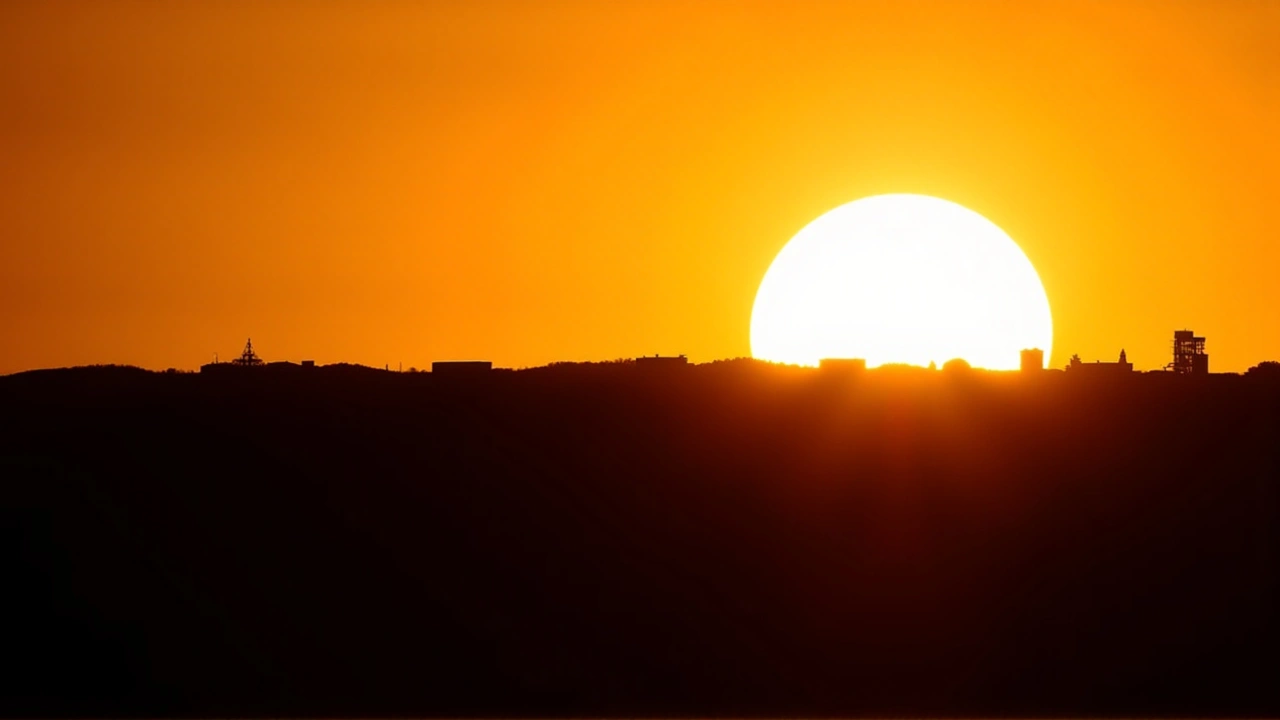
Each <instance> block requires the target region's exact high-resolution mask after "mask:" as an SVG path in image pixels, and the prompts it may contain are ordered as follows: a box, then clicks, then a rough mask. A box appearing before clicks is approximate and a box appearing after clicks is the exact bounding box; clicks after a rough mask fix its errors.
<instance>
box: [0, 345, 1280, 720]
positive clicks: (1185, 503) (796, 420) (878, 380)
mask: <svg viewBox="0 0 1280 720" xmlns="http://www.w3.org/2000/svg"><path fill="white" fill-rule="evenodd" d="M1087 380H1089V379H1087V378H1073V377H1070V376H1066V375H1063V374H1060V373H1055V374H1047V375H1045V376H1043V377H1039V378H1027V377H1019V376H1016V375H1006V376H997V375H985V374H974V373H965V372H954V373H953V372H947V373H928V374H925V373H906V372H897V373H890V372H879V371H876V372H871V373H868V374H866V375H865V376H863V377H860V378H856V379H852V380H847V379H839V378H831V377H827V376H824V375H822V374H820V373H818V372H816V371H798V370H794V369H792V370H788V369H778V368H769V367H762V366H759V365H757V364H754V363H751V362H728V363H719V364H713V365H704V366H697V367H689V368H685V369H683V371H680V372H673V373H657V374H655V373H649V372H645V371H643V370H641V369H640V368H637V367H635V366H628V365H604V366H578V367H568V368H556V367H551V368H544V369H539V370H532V371H522V372H516V373H498V372H495V373H493V374H492V375H491V376H489V377H487V378H485V379H482V380H476V381H470V380H467V379H465V378H463V379H454V380H446V379H445V378H443V377H432V376H431V375H429V374H412V375H411V374H403V375H401V374H396V373H385V372H381V371H371V370H361V369H355V368H332V367H330V368H319V369H314V370H310V371H305V370H292V371H289V370H285V369H273V368H265V369H261V370H256V371H255V370H248V371H245V372H240V373H235V372H233V373H220V374H219V375H218V376H214V377H211V376H208V375H204V376H201V375H166V374H152V373H144V372H142V371H137V370H130V369H121V368H98V369H80V370H67V371H47V372H38V373H26V374H22V375H17V376H9V377H4V378H0V423H3V425H2V427H0V429H2V432H0V478H2V480H0V492H2V495H0V533H2V535H0V539H2V541H3V542H2V544H0V562H2V567H3V572H4V578H3V582H2V583H0V588H2V590H0V596H2V597H3V600H0V603H2V606H0V611H3V616H2V617H3V620H2V622H3V627H4V631H3V634H2V635H0V647H3V658H4V659H3V664H4V666H3V667H2V668H0V711H2V712H3V713H4V714H8V715H50V714H55V715H56V714H63V715H104V714H107V715H130V716H137V715H168V716H172V715H191V714H200V715H242V714H255V715H300V714H310V715H323V716H330V717H338V716H351V715H365V716H367V715H387V714H398V715H425V714H430V715H480V716H495V715H499V716H500V715H596V716H598V715H616V714H622V715H631V716H634V715H669V714H678V715H683V716H697V715H788V716H797V715H810V716H812V715H856V714H875V715H898V714H914V715H921V714H924V715H932V714H945V715H969V716H974V715H986V716H992V715H1015V714H1016V715H1027V714H1036V715H1043V714H1075V715H1080V714H1089V715H1093V714H1106V715H1113V716H1114V715H1134V714H1140V715H1184V716H1185V715H1205V714H1212V715H1253V716H1258V715H1272V716H1274V715H1276V714H1277V713H1280V384H1277V383H1275V382H1273V381H1269V379H1268V378H1260V377H1234V376H1233V377H1210V378H1204V379H1199V380H1198V381H1197V380H1192V379H1188V378H1177V377H1153V376H1141V377H1133V378H1125V379H1124V380H1125V381H1124V382H1097V381H1087Z"/></svg>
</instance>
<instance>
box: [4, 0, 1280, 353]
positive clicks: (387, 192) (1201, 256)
mask: <svg viewBox="0 0 1280 720" xmlns="http://www.w3.org/2000/svg"><path fill="white" fill-rule="evenodd" d="M1277 77H1280V3H1275V2H1269V1H1267V0H1256V1H1247V0H1238V1H1236V2H1229V1H1227V0H1214V1H1206V2H1200V3H1193V2H1177V1H1176V0H1162V1H1160V2H1149V3H1123V2H1096V3H1092V2H1085V1H1084V0H1073V1H1072V2H1054V3H1043V4H1038V3H1034V2H1023V1H1021V0H1017V1H1015V0H1009V1H1008V2H994V1H993V2H914V3H913V2H903V1H902V0H893V1H892V2H852V1H850V2H830V3H820V2H809V3H798V2H776V3H750V2H736V3H729V2H713V1H710V0H707V1H704V2H687V1H686V2H672V3H666V2H658V1H656V0H645V1H639V0H637V1H635V2H630V3H624V2H597V1H594V0H589V1H584V2H524V1H520V2H473V1H470V0H469V1H467V2H461V1H458V2H434V3H432V2H408V1H405V2H377V1H374V0H359V1H351V2H340V1H338V0H326V1H308V2H303V1H297V2H283V1H280V2H252V3H251V2H241V1H240V0H226V1H225V2H195V1H194V0H192V1H191V2H168V1H161V0H155V1H154V2H111V1H109V0H90V1H86V2H82V3H72V2H39V3H37V2H7V3H3V4H0V328H2V329H3V334H4V338H5V339H4V341H3V343H0V373H7V372H14V371H18V370H24V369H29V368H35V367H51V366H64V365H76V364H89V363H98V362H102V363H106V362H114V363H130V364H137V365H142V366H145V367H150V368H158V369H159V368H165V367H169V366H175V367H180V368H195V367H197V366H198V365H200V364H201V363H204V362H208V361H209V360H210V359H211V358H212V357H213V353H214V352H218V353H220V355H221V356H222V357H223V358H224V359H226V358H228V357H230V356H233V355H235V354H237V353H238V352H239V350H240V348H241V346H242V345H243V343H244V339H245V337H246V336H248V335H252V336H253V338H254V342H255V345H256V346H257V347H258V349H259V352H260V354H261V355H263V357H265V358H266V359H268V360H284V359H288V360H295V361H296V360H299V359H302V358H314V359H315V360H317V361H318V362H322V363H327V362H337V361H348V362H360V363H365V364H370V365H377V366H381V365H383V364H384V363H390V364H391V366H392V367H395V366H396V364H397V363H398V362H403V363H404V367H406V368H408V367H409V366H411V365H416V366H419V367H422V366H427V365H428V364H429V363H430V362H431V361H432V360H440V359H468V358H479V359H490V360H493V361H494V362H495V363H496V364H497V365H499V366H514V367H520V366H528V365H539V364H544V363H546V362H549V361H554V360H601V359H611V358H616V357H624V356H634V355H637V354H645V353H654V352H661V353H664V354H665V353H686V354H688V355H689V357H690V358H691V359H692V360H694V361H696V362H703V361H709V360H713V359H717V358H723V357H733V356H743V355H748V354H749V353H750V347H749V343H748V327H749V320H750V312H751V305H752V301H753V299H754V295H755V291H756V287H757V285H758V283H759V281H760V279H761V278H762V276H763V275H764V272H765V270H766V269H767V268H768V266H769V263H770V261H771V260H772V259H773V257H774V255H775V254H776V253H777V251H778V250H779V249H780V248H781V247H782V245H783V244H785V243H786V241H787V240H788V239H789V238H790V237H791V236H792V235H793V234H794V233H796V232H797V231H798V230H799V229H800V228H801V227H803V226H804V225H805V224H806V223H807V222H808V221H810V220H812V219H813V218H815V217H817V216H818V215H820V214H822V213H823V212H825V211H827V210H829V209H831V208H833V207H835V206H837V205H839V204H842V203H845V202H848V201H850V200H854V199H857V198H859V197H863V196H866V195H872V194H879V193H886V192H915V193H925V194H931V195H937V196H940V197H944V198H947V199H950V200H954V201H956V202H959V203H961V204H963V205H965V206H967V207H969V208H972V209H974V210H976V211H978V212H980V213H982V214H983V215H985V216H986V217H988V218H989V219H991V220H992V221H993V222H995V223H996V224H997V225H1000V226H1001V227H1002V228H1003V229H1004V230H1005V231H1007V232H1008V233H1009V234H1010V235H1011V236H1012V237H1013V238H1014V239H1015V240H1017V241H1018V242H1019V244H1020V245H1021V246H1022V248H1023V250H1024V251H1025V252H1026V254H1027V255H1028V257H1029V258H1030V259H1031V261H1032V263H1033V264H1034V265H1035V266H1036V268H1037V269H1038V270H1039V272H1040V276H1041V279H1042V280H1043V281H1044V284H1045V287H1046V289H1047V291H1048V295H1049V299H1050V303H1051V305H1052V310H1053V315H1054V321H1055V340H1054V352H1053V358H1052V365H1054V366H1061V365H1063V364H1065V363H1066V361H1067V359H1068V358H1069V357H1070V356H1071V354H1072V353H1079V354H1080V355H1081V357H1082V358H1084V359H1086V360H1092V359H1106V360H1114V359H1115V355H1117V354H1118V352H1119V350H1120V348H1121V347H1124V348H1126V349H1127V350H1128V356H1129V359H1130V360H1132V361H1133V362H1134V363H1135V365H1136V366H1137V367H1138V368H1140V369H1149V368H1155V367H1158V366H1162V365H1164V364H1165V363H1166V362H1167V361H1168V355H1169V350H1168V347H1169V344H1170V338H1171V334H1172V331H1173V330H1174V329H1175V328H1181V327H1184V326H1185V327H1189V328H1192V329H1194V330H1195V331H1196V332H1197V333H1198V334H1203V335H1206V336H1207V337H1208V350H1209V353H1210V355H1211V366H1210V367H1211V369H1212V370H1220V371H1227V370H1234V371H1239V370H1244V369H1246V368H1248V367H1249V366H1251V365H1253V364H1256V363H1257V362H1259V361H1261V360H1267V359H1280V243H1278V242H1277V241H1278V240H1280V233H1277V229H1278V228H1280V82H1277V81H1276V78H1277Z"/></svg>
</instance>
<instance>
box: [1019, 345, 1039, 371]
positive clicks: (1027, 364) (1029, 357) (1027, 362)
mask: <svg viewBox="0 0 1280 720" xmlns="http://www.w3.org/2000/svg"><path fill="white" fill-rule="evenodd" d="M1041 370H1044V351H1043V350H1041V349H1040V348H1030V349H1028V350H1023V351H1022V372H1039V371H1041Z"/></svg>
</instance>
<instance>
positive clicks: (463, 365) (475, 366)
mask: <svg viewBox="0 0 1280 720" xmlns="http://www.w3.org/2000/svg"><path fill="white" fill-rule="evenodd" d="M492 369H493V363H492V362H489V361H488V360H447V361H442V362H433V363H431V372H432V373H433V374H439V375H446V376H449V377H459V376H460V377H471V376H475V375H485V374H487V373H488V372H489V371H490V370H492Z"/></svg>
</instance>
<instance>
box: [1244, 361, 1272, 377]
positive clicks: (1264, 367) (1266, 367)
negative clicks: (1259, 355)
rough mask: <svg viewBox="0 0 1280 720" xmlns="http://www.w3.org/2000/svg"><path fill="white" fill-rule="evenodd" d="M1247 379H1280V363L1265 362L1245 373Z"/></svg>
mask: <svg viewBox="0 0 1280 720" xmlns="http://www.w3.org/2000/svg"><path fill="white" fill-rule="evenodd" d="M1244 374H1245V376H1246V377H1271V378H1274V377H1280V362H1276V361H1275V360H1263V361H1262V362H1260V363H1258V364H1257V365H1254V366H1253V367H1251V368H1249V369H1248V370H1246V371H1245V373H1244Z"/></svg>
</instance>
